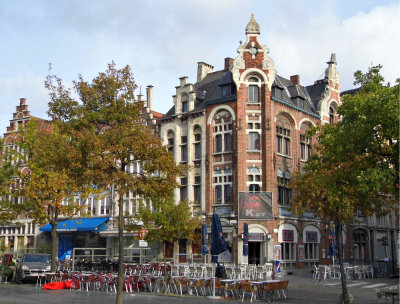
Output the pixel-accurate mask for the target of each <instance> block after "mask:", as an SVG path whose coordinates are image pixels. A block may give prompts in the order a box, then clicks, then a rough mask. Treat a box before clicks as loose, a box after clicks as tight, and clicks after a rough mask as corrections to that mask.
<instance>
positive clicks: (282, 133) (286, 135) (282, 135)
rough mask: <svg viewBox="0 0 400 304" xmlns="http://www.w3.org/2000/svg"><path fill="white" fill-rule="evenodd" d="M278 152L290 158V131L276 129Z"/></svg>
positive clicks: (282, 128)
mask: <svg viewBox="0 0 400 304" xmlns="http://www.w3.org/2000/svg"><path fill="white" fill-rule="evenodd" d="M276 150H277V152H278V153H279V154H283V155H286V156H290V129H287V128H284V127H281V126H277V127H276Z"/></svg>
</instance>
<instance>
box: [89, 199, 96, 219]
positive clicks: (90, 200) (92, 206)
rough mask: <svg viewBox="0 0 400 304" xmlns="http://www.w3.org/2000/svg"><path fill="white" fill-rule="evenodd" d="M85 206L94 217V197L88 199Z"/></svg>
mask: <svg viewBox="0 0 400 304" xmlns="http://www.w3.org/2000/svg"><path fill="white" fill-rule="evenodd" d="M87 205H88V212H89V214H90V215H96V209H97V199H95V198H94V197H89V198H88V200H87Z"/></svg>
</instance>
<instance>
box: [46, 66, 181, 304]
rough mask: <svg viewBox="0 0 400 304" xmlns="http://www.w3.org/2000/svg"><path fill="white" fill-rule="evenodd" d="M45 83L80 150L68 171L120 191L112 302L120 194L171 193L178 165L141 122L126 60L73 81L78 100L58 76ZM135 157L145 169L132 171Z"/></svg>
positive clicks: (52, 111)
mask: <svg viewBox="0 0 400 304" xmlns="http://www.w3.org/2000/svg"><path fill="white" fill-rule="evenodd" d="M46 85H47V88H48V89H49V91H50V99H51V101H50V103H49V111H48V114H49V116H50V117H51V118H52V122H53V124H56V125H57V126H59V128H60V130H61V132H62V133H63V134H65V135H67V136H68V138H69V139H70V140H69V144H70V145H71V146H72V147H73V150H74V151H79V153H78V155H79V160H77V161H76V162H75V163H74V164H73V168H71V169H70V171H69V173H70V174H72V175H74V176H75V177H76V178H77V179H78V178H79V174H80V175H82V176H84V177H85V178H84V179H83V180H82V182H85V181H86V180H87V178H88V179H90V180H92V181H93V182H94V183H95V184H96V185H98V186H99V187H101V188H104V189H107V188H108V189H110V188H112V187H113V188H114V189H115V190H116V192H117V194H118V214H119V215H118V239H119V240H118V242H119V264H118V290H117V299H116V302H117V303H122V288H123V279H124V277H123V275H124V270H123V257H124V255H123V235H124V232H125V231H126V227H125V226H126V225H125V220H126V218H125V214H124V194H125V193H126V192H127V191H132V192H134V193H135V194H138V195H140V196H142V197H143V198H144V199H151V200H152V201H157V200H161V199H168V198H171V197H172V194H173V189H174V188H175V186H176V177H177V176H178V175H179V174H180V173H181V169H180V168H179V167H177V166H176V164H175V161H174V160H173V158H172V155H171V154H170V153H169V152H168V151H167V149H166V148H165V147H163V146H162V144H161V142H160V140H159V139H158V138H157V137H156V136H155V135H154V134H153V133H152V131H151V130H150V129H149V128H148V127H146V126H145V125H144V124H143V121H142V119H141V109H142V107H143V103H142V102H140V101H135V95H134V91H135V89H136V84H135V81H134V78H133V75H132V73H131V69H130V67H129V66H126V67H124V68H122V69H117V68H116V66H115V64H114V63H111V64H109V65H108V69H107V70H106V71H105V72H102V73H100V74H99V75H98V76H97V77H95V78H94V79H93V80H92V82H91V83H89V82H86V81H85V80H84V79H83V78H82V77H80V78H79V80H78V81H75V82H74V86H73V87H74V90H75V92H76V95H77V96H78V98H79V100H76V99H74V97H73V96H72V93H71V90H69V89H66V88H65V87H64V85H63V83H62V80H61V79H59V78H58V77H56V76H51V77H49V79H48V81H47V83H46ZM136 162H139V163H140V164H142V165H143V172H139V173H130V168H131V167H132V166H133V165H134V164H135V163H136ZM79 183H81V181H79Z"/></svg>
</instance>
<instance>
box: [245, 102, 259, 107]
mask: <svg viewBox="0 0 400 304" xmlns="http://www.w3.org/2000/svg"><path fill="white" fill-rule="evenodd" d="M247 105H254V106H260V105H261V102H251V101H248V102H247Z"/></svg>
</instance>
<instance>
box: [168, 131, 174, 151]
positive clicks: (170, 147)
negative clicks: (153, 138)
mask: <svg viewBox="0 0 400 304" xmlns="http://www.w3.org/2000/svg"><path fill="white" fill-rule="evenodd" d="M167 137H168V151H169V152H171V153H172V155H174V145H175V134H174V132H172V131H169V132H168V135H167Z"/></svg>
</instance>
